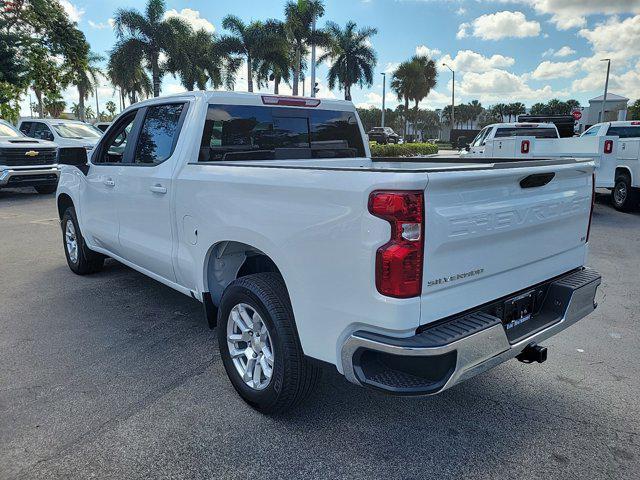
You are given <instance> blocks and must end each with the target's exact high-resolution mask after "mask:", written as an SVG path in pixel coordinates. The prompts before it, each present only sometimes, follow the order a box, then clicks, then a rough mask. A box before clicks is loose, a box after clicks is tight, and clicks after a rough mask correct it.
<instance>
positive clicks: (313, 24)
mask: <svg viewBox="0 0 640 480" xmlns="http://www.w3.org/2000/svg"><path fill="white" fill-rule="evenodd" d="M315 36H316V14H315V12H314V14H313V20H312V21H311V97H313V98H315V96H316V39H315ZM303 88H304V85H303ZM302 95H303V96H304V93H303V94H302Z"/></svg>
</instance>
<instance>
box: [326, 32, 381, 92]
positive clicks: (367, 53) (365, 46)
mask: <svg viewBox="0 0 640 480" xmlns="http://www.w3.org/2000/svg"><path fill="white" fill-rule="evenodd" d="M326 32H327V33H328V35H329V49H328V51H327V52H326V53H324V54H323V55H321V56H320V58H319V59H318V63H321V62H324V61H326V60H329V61H330V62H331V67H330V68H329V73H328V74H327V80H328V82H329V88H330V89H333V88H335V86H336V83H337V84H338V86H339V88H340V89H342V90H344V99H345V100H351V86H352V85H356V84H358V85H360V87H364V86H365V85H366V86H371V85H372V84H373V69H374V68H375V66H376V62H377V59H376V54H375V52H374V50H373V47H372V46H371V43H370V39H371V37H372V36H373V35H375V34H376V33H377V32H378V31H377V30H376V29H375V28H371V27H365V28H361V29H360V30H356V24H355V23H354V22H347V25H346V26H345V27H344V30H343V29H341V28H340V26H339V25H338V24H336V23H334V22H327V26H326Z"/></svg>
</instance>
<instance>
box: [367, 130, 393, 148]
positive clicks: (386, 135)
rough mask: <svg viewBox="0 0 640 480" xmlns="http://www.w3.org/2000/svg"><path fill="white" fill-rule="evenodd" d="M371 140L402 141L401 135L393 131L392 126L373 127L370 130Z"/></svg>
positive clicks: (385, 142) (382, 141)
mask: <svg viewBox="0 0 640 480" xmlns="http://www.w3.org/2000/svg"><path fill="white" fill-rule="evenodd" d="M368 135H369V140H371V141H372V142H377V143H382V144H385V145H386V144H387V143H400V135H398V134H397V133H396V132H394V131H393V129H392V128H391V127H373V128H372V129H371V130H369V133H368Z"/></svg>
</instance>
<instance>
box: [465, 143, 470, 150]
mask: <svg viewBox="0 0 640 480" xmlns="http://www.w3.org/2000/svg"><path fill="white" fill-rule="evenodd" d="M464 149H465V150H466V151H467V152H468V151H470V150H471V145H469V144H468V143H467V144H466V145H465V146H464Z"/></svg>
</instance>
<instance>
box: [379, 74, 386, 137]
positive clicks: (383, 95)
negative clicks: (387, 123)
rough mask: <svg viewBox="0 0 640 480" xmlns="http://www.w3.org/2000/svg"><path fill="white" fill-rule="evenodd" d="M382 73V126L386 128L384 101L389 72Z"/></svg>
mask: <svg viewBox="0 0 640 480" xmlns="http://www.w3.org/2000/svg"><path fill="white" fill-rule="evenodd" d="M380 75H382V125H381V126H382V127H383V128H384V110H385V105H384V103H385V102H384V101H385V90H386V87H387V74H386V73H384V72H383V73H381V74H380Z"/></svg>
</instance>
